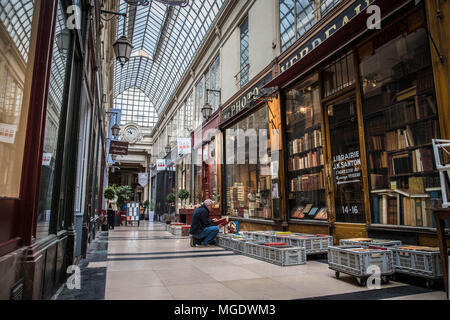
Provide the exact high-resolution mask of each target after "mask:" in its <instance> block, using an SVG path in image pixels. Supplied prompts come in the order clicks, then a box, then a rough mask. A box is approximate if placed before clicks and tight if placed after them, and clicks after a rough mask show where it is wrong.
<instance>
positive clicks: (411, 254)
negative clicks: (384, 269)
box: [390, 246, 444, 288]
mask: <svg viewBox="0 0 450 320" xmlns="http://www.w3.org/2000/svg"><path fill="white" fill-rule="evenodd" d="M390 250H392V252H393V259H394V269H395V272H396V273H403V274H408V275H413V276H417V277H422V278H425V279H426V286H427V287H428V288H431V287H432V286H433V284H434V282H435V281H436V280H440V279H442V278H443V277H444V274H443V270H442V262H441V257H440V253H439V248H429V247H412V246H403V247H396V248H390Z"/></svg>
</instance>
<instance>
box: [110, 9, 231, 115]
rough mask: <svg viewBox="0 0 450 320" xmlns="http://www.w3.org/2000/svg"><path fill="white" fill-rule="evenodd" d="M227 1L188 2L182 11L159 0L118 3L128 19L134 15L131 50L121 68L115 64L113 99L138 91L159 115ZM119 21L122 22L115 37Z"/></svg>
mask: <svg viewBox="0 0 450 320" xmlns="http://www.w3.org/2000/svg"><path fill="white" fill-rule="evenodd" d="M226 1H227V0H191V1H190V2H189V5H188V6H187V7H184V8H182V7H178V6H167V5H164V4H161V3H159V2H157V1H151V2H150V5H149V6H147V7H142V6H141V7H131V6H127V4H126V3H125V1H124V0H121V1H120V11H121V12H125V11H127V13H128V17H127V18H130V17H134V16H135V19H134V21H133V19H131V21H130V20H127V29H126V30H127V33H128V34H127V36H128V37H129V38H132V42H133V46H134V49H133V54H132V57H131V58H130V61H129V62H128V63H126V64H125V66H124V67H123V68H122V67H121V66H120V64H119V63H116V66H115V79H114V96H115V97H118V96H119V95H120V94H121V93H122V92H124V91H126V90H127V89H129V88H134V87H136V88H139V89H140V90H142V92H144V93H145V95H146V96H147V97H148V98H149V100H150V101H151V102H152V103H153V105H154V106H155V109H156V111H157V113H158V115H160V114H161V112H162V111H163V110H164V108H165V106H166V104H167V103H168V99H169V98H170V96H171V95H172V94H173V91H174V90H175V88H176V86H177V85H178V83H179V81H180V80H181V77H182V76H183V74H184V73H185V72H186V69H187V67H188V65H189V64H190V62H191V61H192V59H193V57H194V55H195V53H196V51H197V50H198V48H199V46H200V44H201V42H202V41H203V38H204V37H205V35H206V33H207V32H208V30H209V28H210V27H211V25H212V23H213V21H214V19H215V17H216V16H217V14H218V13H219V11H220V9H221V8H222V6H223V4H224V3H225V2H226ZM123 23H124V21H123V19H120V21H119V23H118V30H117V37H119V36H120V35H121V34H122V30H123ZM131 36H132V37H131Z"/></svg>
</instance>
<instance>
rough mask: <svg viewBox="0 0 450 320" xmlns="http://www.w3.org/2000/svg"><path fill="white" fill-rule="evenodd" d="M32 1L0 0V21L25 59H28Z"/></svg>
mask: <svg viewBox="0 0 450 320" xmlns="http://www.w3.org/2000/svg"><path fill="white" fill-rule="evenodd" d="M33 7H34V1H32V0H28V1H11V0H0V21H1V22H2V24H3V25H4V26H5V28H6V31H8V33H9V35H10V36H11V38H12V40H13V41H14V43H15V45H16V47H17V49H18V50H19V52H20V53H21V54H22V56H23V58H24V59H25V61H27V60H28V48H29V46H30V34H31V20H32V19H33Z"/></svg>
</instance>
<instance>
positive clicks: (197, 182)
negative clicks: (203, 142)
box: [193, 146, 203, 204]
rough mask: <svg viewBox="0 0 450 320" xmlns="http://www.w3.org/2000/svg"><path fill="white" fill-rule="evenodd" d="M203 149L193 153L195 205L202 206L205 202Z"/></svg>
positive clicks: (197, 149) (195, 150) (199, 148)
mask: <svg viewBox="0 0 450 320" xmlns="http://www.w3.org/2000/svg"><path fill="white" fill-rule="evenodd" d="M202 153H203V151H202V147H201V146H200V147H198V148H196V149H194V153H193V162H194V165H193V169H194V197H193V201H194V204H200V203H202V201H203V199H202V198H203V185H202V168H203V161H202V158H203V155H202Z"/></svg>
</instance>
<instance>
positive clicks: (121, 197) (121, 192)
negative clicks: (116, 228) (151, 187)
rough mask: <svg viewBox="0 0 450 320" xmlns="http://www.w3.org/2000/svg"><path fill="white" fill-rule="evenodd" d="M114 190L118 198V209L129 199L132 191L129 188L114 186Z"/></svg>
mask: <svg viewBox="0 0 450 320" xmlns="http://www.w3.org/2000/svg"><path fill="white" fill-rule="evenodd" d="M114 190H115V191H116V195H117V198H118V199H117V204H118V205H119V208H122V206H123V205H124V204H125V203H127V202H128V201H129V200H130V199H131V197H132V195H133V189H132V188H131V187H130V186H114Z"/></svg>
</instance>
